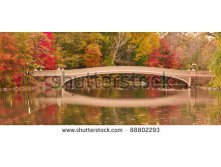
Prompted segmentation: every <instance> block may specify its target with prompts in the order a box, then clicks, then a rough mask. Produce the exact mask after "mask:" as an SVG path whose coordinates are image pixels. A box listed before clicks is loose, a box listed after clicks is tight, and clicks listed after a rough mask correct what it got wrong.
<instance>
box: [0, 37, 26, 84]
mask: <svg viewBox="0 0 221 167" xmlns="http://www.w3.org/2000/svg"><path fill="white" fill-rule="evenodd" d="M25 65H26V61H25V60H24V59H23V58H21V57H19V56H18V49H17V47H16V42H15V38H14V36H13V34H12V33H0V86H1V87H12V86H18V87H20V86H21V84H22V78H23V71H22V69H24V67H25Z"/></svg>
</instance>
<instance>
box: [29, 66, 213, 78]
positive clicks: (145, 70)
mask: <svg viewBox="0 0 221 167" xmlns="http://www.w3.org/2000/svg"><path fill="white" fill-rule="evenodd" d="M124 72H125V73H126V72H128V73H140V74H153V75H154V74H156V75H157V74H158V75H161V74H162V75H163V73H165V74H166V75H169V76H184V77H189V76H195V75H197V76H202V77H203V76H205V77H208V76H212V73H211V72H209V71H188V70H176V69H167V68H157V67H143V66H107V67H94V68H84V69H74V70H44V71H34V72H33V73H32V75H33V76H46V77H47V76H63V75H65V76H68V75H69V76H71V75H79V76H81V75H87V74H95V73H97V74H102V73H104V74H105V73H124Z"/></svg>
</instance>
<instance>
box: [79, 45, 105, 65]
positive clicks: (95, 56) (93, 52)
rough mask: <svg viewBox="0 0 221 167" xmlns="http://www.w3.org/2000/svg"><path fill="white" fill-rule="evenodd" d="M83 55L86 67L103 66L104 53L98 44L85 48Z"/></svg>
mask: <svg viewBox="0 0 221 167" xmlns="http://www.w3.org/2000/svg"><path fill="white" fill-rule="evenodd" d="M84 51H85V54H84V55H83V65H84V66H86V67H97V66H100V65H101V57H102V53H101V51H100V47H99V45H97V44H89V45H88V46H86V48H85V50H84Z"/></svg>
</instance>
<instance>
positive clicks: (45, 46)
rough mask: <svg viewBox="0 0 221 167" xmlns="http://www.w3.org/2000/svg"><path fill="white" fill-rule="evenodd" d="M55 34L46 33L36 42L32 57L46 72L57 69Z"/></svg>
mask: <svg viewBox="0 0 221 167" xmlns="http://www.w3.org/2000/svg"><path fill="white" fill-rule="evenodd" d="M53 40H54V39H53V34H52V33H50V32H47V33H46V32H45V33H44V36H43V37H42V38H41V39H40V40H39V41H35V44H34V48H33V51H32V55H33V58H34V61H35V63H36V64H37V65H40V66H42V67H44V68H45V69H46V70H54V69H56V56H55V55H54V53H55V52H54V51H55V49H54V48H53V42H54V41H53Z"/></svg>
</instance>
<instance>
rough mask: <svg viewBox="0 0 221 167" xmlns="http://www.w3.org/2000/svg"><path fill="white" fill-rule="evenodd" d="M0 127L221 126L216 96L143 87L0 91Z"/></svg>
mask: <svg viewBox="0 0 221 167" xmlns="http://www.w3.org/2000/svg"><path fill="white" fill-rule="evenodd" d="M0 124H2V125H195V124H196V125H204V124H206V125H207V124H209V125H213V124H221V92H219V91H205V90H200V89H185V90H176V91H175V90H173V91H172V90H170V91H168V90H167V91H166V90H146V89H142V88H140V89H127V90H122V89H108V90H105V89H96V90H78V91H75V92H68V91H65V90H45V91H42V90H36V91H29V92H0Z"/></svg>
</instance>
